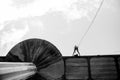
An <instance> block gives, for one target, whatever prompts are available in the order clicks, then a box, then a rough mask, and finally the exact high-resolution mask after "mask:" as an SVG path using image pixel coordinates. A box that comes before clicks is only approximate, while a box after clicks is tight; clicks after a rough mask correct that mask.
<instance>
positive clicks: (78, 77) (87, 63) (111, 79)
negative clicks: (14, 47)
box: [0, 55, 120, 80]
mask: <svg viewBox="0 0 120 80" xmlns="http://www.w3.org/2000/svg"><path fill="white" fill-rule="evenodd" d="M3 59H4V57H1V58H0V61H3ZM63 59H64V64H65V73H64V79H63V80H120V55H103V56H80V57H74V56H63Z"/></svg>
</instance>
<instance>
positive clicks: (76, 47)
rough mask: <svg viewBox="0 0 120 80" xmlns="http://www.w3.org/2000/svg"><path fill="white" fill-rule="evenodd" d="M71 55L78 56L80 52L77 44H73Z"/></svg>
mask: <svg viewBox="0 0 120 80" xmlns="http://www.w3.org/2000/svg"><path fill="white" fill-rule="evenodd" d="M76 52H77V54H76ZM73 56H76V57H77V56H80V52H79V49H78V46H76V45H75V47H74V52H73Z"/></svg>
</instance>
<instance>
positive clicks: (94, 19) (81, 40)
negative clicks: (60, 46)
mask: <svg viewBox="0 0 120 80" xmlns="http://www.w3.org/2000/svg"><path fill="white" fill-rule="evenodd" d="M103 2H104V0H102V1H101V3H100V6H99V8H98V10H97V11H96V14H95V16H94V17H93V19H92V21H91V23H90V25H89V26H88V28H87V30H86V32H85V33H84V35H83V36H82V38H81V40H80V42H79V44H78V47H79V46H80V45H81V43H82V41H83V39H84V38H85V36H86V35H87V33H88V31H89V30H90V28H91V27H92V24H93V23H94V21H95V19H96V17H97V15H98V13H99V11H100V9H101V7H102V5H103Z"/></svg>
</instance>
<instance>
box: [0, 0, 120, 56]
mask: <svg viewBox="0 0 120 80" xmlns="http://www.w3.org/2000/svg"><path fill="white" fill-rule="evenodd" d="M101 1H102V0H0V55H1V56H5V55H6V54H7V53H8V51H9V50H10V49H11V48H12V47H13V46H14V45H16V44H17V43H18V42H20V41H23V40H25V39H29V38H40V39H45V40H48V41H50V42H51V43H53V44H54V45H55V46H56V47H57V48H58V49H59V50H60V51H61V53H62V54H63V55H65V56H70V55H72V52H73V50H74V49H73V48H74V45H78V44H79V41H80V39H81V38H82V36H83V35H84V33H85V31H86V30H87V28H88V26H89V24H90V22H91V21H92V19H93V17H94V15H95V13H96V11H97V9H98V8H99V5H100V3H101ZM119 8H120V1H119V0H104V3H103V5H102V7H101V9H100V11H99V13H98V16H97V18H96V20H95V22H94V23H93V25H92V27H91V28H90V30H89V32H88V33H87V35H86V36H85V38H84V39H83V41H82V43H81V45H80V46H79V50H80V53H81V55H103V54H120V42H119V41H120V22H119V21H120V9H119ZM18 35H19V36H18Z"/></svg>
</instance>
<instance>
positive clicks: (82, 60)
mask: <svg viewBox="0 0 120 80" xmlns="http://www.w3.org/2000/svg"><path fill="white" fill-rule="evenodd" d="M64 62H65V79H66V80H120V55H103V56H80V57H73V56H65V57H64Z"/></svg>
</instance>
